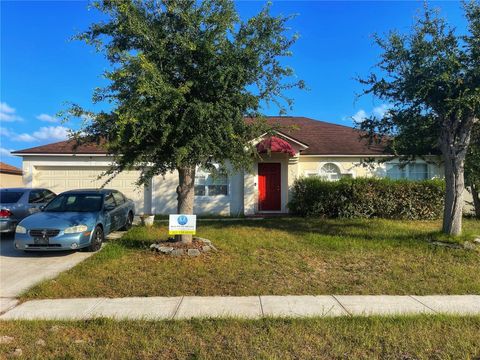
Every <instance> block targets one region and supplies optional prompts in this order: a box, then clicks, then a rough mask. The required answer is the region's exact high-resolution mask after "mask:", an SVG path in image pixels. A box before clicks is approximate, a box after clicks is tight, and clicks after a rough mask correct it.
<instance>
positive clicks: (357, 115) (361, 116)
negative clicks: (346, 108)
mask: <svg viewBox="0 0 480 360" xmlns="http://www.w3.org/2000/svg"><path fill="white" fill-rule="evenodd" d="M367 117H368V114H367V112H366V111H365V110H363V109H360V110H358V111H357V112H356V113H355V115H353V116H352V119H353V121H355V122H356V123H360V122H362V121H363V120H365V119H366V118H367Z"/></svg>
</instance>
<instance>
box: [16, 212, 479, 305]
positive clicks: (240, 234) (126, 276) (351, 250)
mask: <svg viewBox="0 0 480 360" xmlns="http://www.w3.org/2000/svg"><path fill="white" fill-rule="evenodd" d="M439 227H440V223H439V222H436V221H410V222H408V221H391V220H321V219H298V218H278V219H268V220H240V221H231V222H229V221H208V222H200V224H199V230H198V231H199V236H202V237H205V238H208V239H210V240H212V242H213V243H214V245H215V246H217V247H218V249H219V252H218V253H213V252H212V253H208V254H204V255H202V256H201V257H198V258H175V257H169V256H162V255H157V254H155V253H152V252H150V251H149V250H148V247H149V244H151V242H152V241H154V240H156V239H164V238H165V237H166V236H167V228H166V224H163V225H161V226H160V225H159V226H156V227H154V228H152V229H146V228H143V227H135V228H133V229H131V230H130V231H129V232H128V233H127V234H126V235H125V236H124V237H123V238H122V239H120V240H116V241H112V242H111V243H110V244H108V246H106V247H105V248H104V249H103V250H102V251H101V252H99V253H98V254H96V255H94V256H93V257H91V258H89V259H87V260H86V261H84V262H83V263H81V264H79V265H78V266H76V267H74V268H73V269H71V270H69V271H67V272H65V273H63V274H61V275H60V276H59V277H58V278H56V279H55V280H49V281H46V282H44V283H42V284H40V285H38V286H36V287H34V288H32V289H31V290H30V291H28V292H27V293H26V294H24V295H23V297H22V299H23V300H26V299H32V298H70V297H97V296H106V297H123V296H179V295H260V294H261V295H273V294H274V295H285V294H311V295H315V294H417V295H425V294H478V293H480V276H479V275H478V267H479V263H480V254H479V252H476V251H472V250H464V249H450V248H445V247H438V246H435V245H432V244H430V243H428V242H427V241H426V240H428V239H431V238H433V237H435V236H436V235H435V234H436V233H435V231H436V229H438V228H439ZM464 227H465V232H466V233H469V234H472V233H475V234H480V222H479V221H475V220H466V221H465V226H464Z"/></svg>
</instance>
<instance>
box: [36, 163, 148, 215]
mask: <svg viewBox="0 0 480 360" xmlns="http://www.w3.org/2000/svg"><path fill="white" fill-rule="evenodd" d="M106 169H107V168H103V167H80V166H75V167H63V166H37V167H35V172H34V175H33V187H44V188H47V189H50V190H52V191H53V192H55V193H57V194H59V193H61V192H64V191H67V190H74V189H92V188H100V187H101V186H102V185H103V184H104V183H105V181H106V179H107V177H102V178H100V179H99V178H98V177H99V175H101V174H102V172H104V171H105V170H106ZM137 179H138V171H124V172H122V173H120V174H118V175H117V176H116V177H115V178H114V179H113V180H112V181H110V182H109V183H108V184H107V185H105V188H107V189H116V190H118V191H121V192H122V193H123V194H125V196H126V197H128V198H130V199H132V200H133V201H134V202H135V209H136V213H137V214H139V213H141V212H143V206H144V189H143V186H142V187H138V186H136V185H135V182H136V181H137Z"/></svg>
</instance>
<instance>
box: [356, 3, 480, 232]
mask: <svg viewBox="0 0 480 360" xmlns="http://www.w3.org/2000/svg"><path fill="white" fill-rule="evenodd" d="M464 9H465V17H466V20H467V22H468V32H467V33H466V34H464V35H459V34H457V32H456V29H454V28H453V27H451V26H449V25H448V24H447V23H446V21H445V20H444V19H443V18H441V17H440V16H439V14H438V12H437V11H436V10H432V9H430V8H429V7H428V6H425V9H424V12H423V15H422V16H421V17H419V18H418V19H417V20H416V22H415V24H414V26H413V27H412V29H411V31H410V32H409V33H408V34H401V33H399V32H398V31H391V32H390V33H389V34H388V35H387V36H385V37H382V36H378V35H376V36H375V42H376V44H377V45H378V46H379V47H380V49H381V51H382V54H381V57H380V62H379V63H378V64H377V70H376V71H374V72H373V73H371V74H370V75H369V76H368V77H366V78H361V79H359V80H360V82H361V84H363V85H364V86H365V91H364V93H365V94H372V95H374V96H375V97H377V98H379V99H381V100H384V101H386V102H388V104H390V105H391V108H390V110H389V111H387V113H386V114H385V116H384V117H382V118H378V117H371V118H369V119H366V120H365V121H363V122H362V123H360V124H359V126H360V128H361V129H362V130H365V131H366V132H367V133H368V134H369V136H370V139H371V140H372V141H387V142H388V143H389V146H390V150H391V151H392V152H393V154H395V155H396V156H399V157H401V158H406V159H412V158H415V157H417V156H421V155H428V154H435V153H440V152H441V153H442V155H443V163H444V165H445V179H446V183H447V192H446V197H445V213H444V231H445V232H447V233H449V234H458V233H459V232H460V229H461V210H462V209H461V208H462V206H463V202H462V200H461V192H462V191H463V188H464V186H463V169H464V161H465V157H466V153H467V149H468V146H469V144H470V138H471V134H472V128H473V126H474V124H475V123H476V122H478V119H479V118H480V5H479V3H478V2H477V1H471V2H468V3H464Z"/></svg>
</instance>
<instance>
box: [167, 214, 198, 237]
mask: <svg viewBox="0 0 480 360" xmlns="http://www.w3.org/2000/svg"><path fill="white" fill-rule="evenodd" d="M196 230H197V215H183V214H170V217H169V221H168V234H169V235H183V234H189V235H195V231H196Z"/></svg>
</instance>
